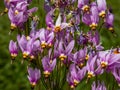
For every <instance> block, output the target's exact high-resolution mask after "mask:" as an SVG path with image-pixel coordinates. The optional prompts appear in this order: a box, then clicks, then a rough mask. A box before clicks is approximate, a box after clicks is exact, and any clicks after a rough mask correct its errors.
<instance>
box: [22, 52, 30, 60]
mask: <svg viewBox="0 0 120 90" xmlns="http://www.w3.org/2000/svg"><path fill="white" fill-rule="evenodd" d="M28 55H29V52H26V51H25V52H23V58H24V59H26V58H27V57H28Z"/></svg>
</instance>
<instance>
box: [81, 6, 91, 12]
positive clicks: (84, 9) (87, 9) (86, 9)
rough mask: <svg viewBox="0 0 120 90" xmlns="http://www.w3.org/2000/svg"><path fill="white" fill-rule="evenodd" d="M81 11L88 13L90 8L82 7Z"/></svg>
mask: <svg viewBox="0 0 120 90" xmlns="http://www.w3.org/2000/svg"><path fill="white" fill-rule="evenodd" d="M82 10H83V12H88V11H89V10H90V7H89V6H88V5H84V6H83V8H82Z"/></svg>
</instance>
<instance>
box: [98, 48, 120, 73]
mask: <svg viewBox="0 0 120 90" xmlns="http://www.w3.org/2000/svg"><path fill="white" fill-rule="evenodd" d="M98 62H99V64H100V66H101V68H103V69H106V70H107V71H110V70H112V69H114V68H115V67H119V63H120V54H113V52H112V50H110V51H100V52H99V61H98Z"/></svg>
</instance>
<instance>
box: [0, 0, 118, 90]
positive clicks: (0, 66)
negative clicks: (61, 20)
mask: <svg viewBox="0 0 120 90" xmlns="http://www.w3.org/2000/svg"><path fill="white" fill-rule="evenodd" d="M3 1H4V0H0V12H1V11H3V10H4V3H3ZM41 2H43V0H40V5H38V4H36V2H34V5H35V6H40V7H41V10H39V12H38V13H39V14H40V19H41V26H44V25H43V24H44V23H42V22H44V18H43V17H44V11H43V9H42V5H41ZM107 3H108V5H109V6H110V7H112V9H113V13H114V15H115V23H114V28H115V31H116V33H117V37H114V36H113V35H112V34H111V33H110V32H108V31H107V30H103V31H102V32H101V36H102V38H101V40H102V44H103V45H104V46H105V48H106V49H109V48H111V47H115V46H120V7H119V6H120V0H107ZM9 26H10V22H9V19H8V16H7V15H4V16H1V17H0V90H30V85H29V82H28V80H27V78H26V76H27V73H26V71H27V68H26V63H24V64H21V59H20V58H17V60H16V61H15V62H14V63H13V64H10V62H11V60H10V54H9V52H8V45H9V41H10V40H11V39H15V36H16V34H15V33H13V34H11V35H9V32H10V27H9Z"/></svg>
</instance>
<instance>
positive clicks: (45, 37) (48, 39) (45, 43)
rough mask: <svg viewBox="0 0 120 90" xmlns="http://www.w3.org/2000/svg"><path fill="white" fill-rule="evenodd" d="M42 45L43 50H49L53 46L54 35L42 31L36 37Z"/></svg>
mask: <svg viewBox="0 0 120 90" xmlns="http://www.w3.org/2000/svg"><path fill="white" fill-rule="evenodd" d="M36 36H37V37H38V38H39V40H40V44H41V48H43V49H44V48H47V47H48V48H49V47H51V46H52V44H53V39H54V33H53V32H49V31H47V30H45V29H44V28H42V29H40V32H39V33H38V34H37V35H36Z"/></svg>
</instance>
